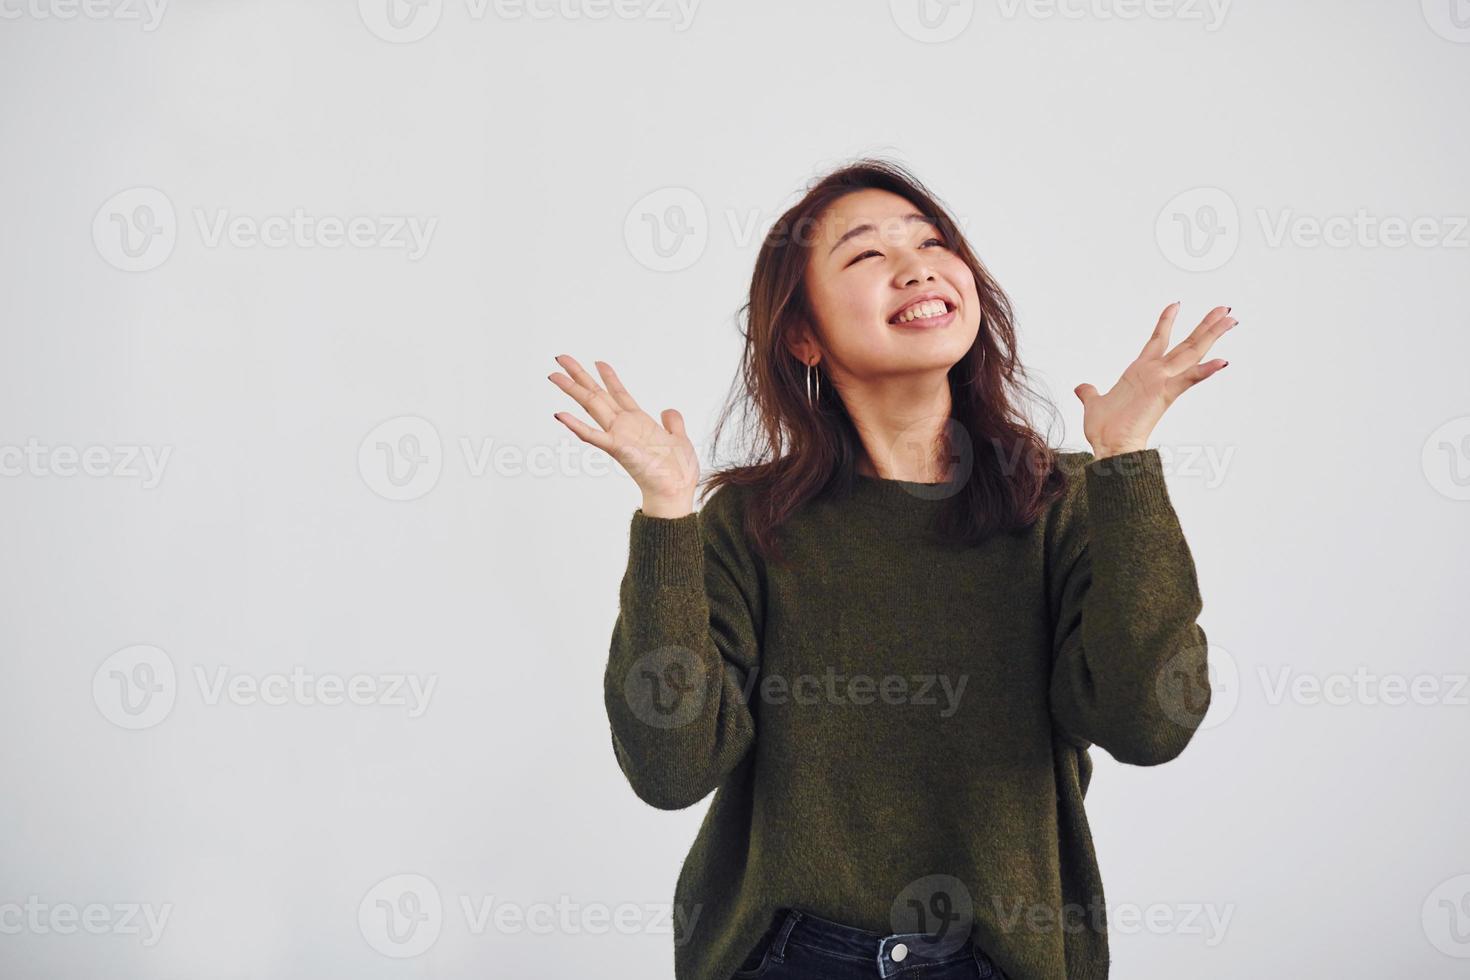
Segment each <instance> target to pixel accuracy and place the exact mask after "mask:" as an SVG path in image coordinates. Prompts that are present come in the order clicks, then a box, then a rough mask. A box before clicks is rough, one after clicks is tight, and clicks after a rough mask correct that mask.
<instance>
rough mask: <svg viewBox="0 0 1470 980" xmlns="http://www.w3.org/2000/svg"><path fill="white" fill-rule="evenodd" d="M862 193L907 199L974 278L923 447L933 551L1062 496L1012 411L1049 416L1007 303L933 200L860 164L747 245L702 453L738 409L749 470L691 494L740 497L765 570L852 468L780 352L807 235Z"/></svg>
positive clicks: (806, 253)
mask: <svg viewBox="0 0 1470 980" xmlns="http://www.w3.org/2000/svg"><path fill="white" fill-rule="evenodd" d="M868 188H877V189H881V190H886V191H890V192H892V193H894V194H897V195H899V196H900V197H903V198H905V199H907V200H908V201H909V203H911V204H912V205H913V206H914V207H915V208H916V209H917V210H918V211H919V212H920V213H921V214H923V215H925V216H927V217H928V218H929V219H930V220H931V221H933V223H934V225H935V226H936V227H937V228H938V229H939V231H940V233H941V234H942V235H943V236H944V238H945V240H946V241H947V242H949V243H950V249H951V251H953V252H954V253H955V254H956V255H958V256H959V257H960V258H961V259H963V260H964V262H965V264H966V265H967V266H969V268H970V271H971V272H972V273H973V274H974V276H975V286H976V293H977V294H978V296H979V300H980V310H981V322H980V331H979V334H978V335H977V337H976V339H975V343H974V344H973V345H972V346H971V348H970V349H969V351H967V352H966V353H965V356H964V357H962V358H961V359H960V360H959V362H958V363H956V364H955V365H954V366H953V367H952V368H951V369H950V371H949V390H950V396H951V419H950V421H949V423H948V424H946V426H945V434H944V435H943V436H942V437H941V439H940V440H939V441H940V443H941V444H940V445H937V446H935V447H934V452H935V459H936V462H937V463H938V464H939V466H940V472H944V471H946V470H949V471H950V472H951V473H952V474H956V476H952V478H951V481H952V482H953V484H954V485H953V486H951V485H950V482H946V483H945V484H942V485H940V486H941V491H940V492H941V493H942V494H943V495H945V496H946V497H947V499H946V501H945V503H944V504H943V505H942V506H941V507H940V508H939V509H938V512H937V514H936V516H935V520H936V524H935V530H936V531H937V532H938V534H939V535H940V538H941V539H942V540H943V541H946V542H949V543H952V544H955V545H957V546H966V545H972V544H977V543H980V542H981V541H984V540H985V539H986V538H987V537H989V536H990V535H992V534H995V533H997V532H1015V531H1019V530H1021V529H1023V528H1025V527H1029V526H1030V525H1031V524H1033V523H1034V522H1035V521H1036V519H1037V518H1038V517H1039V516H1040V515H1041V513H1042V512H1043V510H1044V509H1045V507H1046V506H1047V504H1048V503H1049V502H1050V501H1051V500H1053V499H1054V498H1056V497H1057V496H1059V495H1060V494H1061V493H1062V492H1063V489H1064V487H1065V483H1066V476H1065V474H1063V473H1062V472H1061V471H1060V469H1059V467H1058V466H1057V462H1058V461H1057V459H1056V454H1055V452H1054V451H1053V450H1052V449H1051V448H1050V447H1049V446H1048V445H1047V441H1046V439H1045V438H1044V437H1043V436H1041V435H1040V434H1039V433H1038V432H1036V431H1035V430H1034V429H1033V428H1032V427H1031V425H1030V424H1029V423H1028V421H1027V418H1026V416H1025V414H1024V413H1023V412H1022V411H1020V410H1019V408H1018V407H1017V406H1018V404H1019V402H1020V398H1019V397H1018V396H1031V397H1035V398H1037V399H1038V400H1039V401H1041V402H1042V403H1043V404H1047V405H1049V404H1050V403H1049V402H1046V401H1045V399H1044V398H1041V396H1039V395H1038V393H1037V392H1036V391H1035V389H1034V388H1033V387H1032V386H1031V384H1030V383H1029V379H1028V378H1027V375H1026V373H1025V370H1024V369H1023V368H1022V367H1021V365H1020V362H1019V361H1018V360H1017V357H1016V336H1015V325H1014V318H1013V312H1012V308H1011V303H1010V300H1009V299H1008V298H1007V297H1006V295H1005V293H1004V292H1003V291H1002V290H1001V288H1000V286H999V285H997V284H996V282H995V280H994V278H992V276H991V275H990V273H989V272H988V271H987V270H986V268H985V266H984V265H983V264H982V263H981V262H980V260H979V258H977V257H976V255H975V253H974V251H973V249H972V248H971V247H970V244H969V242H968V241H967V240H966V239H965V237H964V235H963V234H961V232H960V229H959V226H958V224H957V223H956V221H955V220H954V218H953V216H952V215H951V214H950V213H949V211H948V210H947V209H946V208H945V207H944V206H943V205H942V204H941V203H940V202H939V200H938V199H937V198H936V197H935V195H934V194H932V193H931V192H930V191H929V190H928V189H927V188H925V187H924V185H923V184H922V183H921V182H920V181H919V180H918V179H917V178H916V177H915V176H913V174H911V173H910V172H909V171H908V170H907V169H906V168H904V167H903V166H902V165H901V164H897V163H894V162H891V161H887V160H882V159H877V158H872V157H867V158H863V159H860V160H857V161H855V162H853V163H850V164H846V165H844V166H842V167H840V168H839V169H837V170H835V171H832V172H830V173H828V174H827V175H826V176H823V177H820V178H819V179H817V180H815V181H814V182H813V183H811V184H810V185H808V188H807V191H806V193H805V195H804V196H803V197H802V198H801V199H800V200H799V201H798V202H797V203H796V204H794V205H792V206H791V207H790V208H789V209H788V210H787V211H786V212H785V213H784V214H782V215H781V217H780V218H779V219H778V220H777V221H776V222H775V223H774V224H773V225H772V226H771V228H770V230H769V231H768V232H767V234H766V237H765V239H764V241H763V242H762V244H761V248H760V252H759V254H758V255H757V257H756V261H755V270H754V272H753V274H752V275H751V280H750V294H749V296H748V298H747V299H746V301H745V302H744V304H743V305H742V306H741V307H740V310H739V314H740V317H741V318H742V319H743V321H744V322H743V324H742V325H741V328H740V330H741V334H742V335H743V336H744V338H745V349H744V353H743V355H742V357H741V363H740V367H739V370H738V372H737V375H736V378H735V381H734V383H733V384H732V386H731V391H730V395H729V397H728V399H727V401H726V403H725V406H724V409H723V411H722V412H721V413H720V416H719V420H718V422H717V424H716V426H715V432H714V439H713V442H714V444H715V445H716V446H718V444H719V441H720V436H721V434H722V433H723V432H724V431H725V428H726V425H727V424H728V423H729V422H730V421H731V418H732V415H733V413H734V411H735V409H736V408H737V407H738V408H739V409H740V420H741V431H742V432H743V433H744V434H745V436H746V445H747V452H748V459H749V460H750V461H749V462H746V463H744V464H741V465H736V466H730V467H727V468H724V469H720V470H717V471H716V472H713V473H711V474H710V475H709V476H707V477H706V478H705V480H704V481H702V482H705V483H706V489H705V493H706V494H708V493H710V492H712V491H713V490H714V489H715V488H718V487H721V486H725V485H732V486H737V487H746V488H749V489H750V490H751V491H752V492H751V493H750V494H749V500H750V502H751V506H748V507H747V509H746V514H745V529H746V533H747V535H748V536H749V538H750V539H751V541H752V543H753V544H754V546H755V548H756V549H757V550H758V551H759V552H760V553H761V554H762V555H764V556H766V557H774V558H776V559H777V560H780V558H781V549H780V545H779V542H778V541H777V533H778V531H779V529H780V527H781V526H782V525H783V524H784V523H785V522H786V520H787V519H788V518H789V517H790V516H791V515H792V514H793V513H794V512H795V511H797V510H798V509H799V508H800V507H802V505H803V504H805V503H806V502H807V501H809V500H812V499H815V498H818V497H822V496H826V495H834V496H839V497H840V496H843V495H846V494H848V493H851V492H852V490H853V488H854V483H855V480H856V475H857V474H856V468H855V467H856V463H857V462H858V460H859V459H861V458H862V456H863V455H864V449H863V445H862V442H861V440H860V439H859V437H858V433H857V429H856V428H855V426H854V425H853V421H852V418H851V416H850V415H849V414H848V412H847V408H846V406H845V405H844V404H843V402H842V398H841V395H840V393H839V392H838V391H837V390H836V386H835V385H831V384H823V385H820V394H819V396H818V398H817V403H816V405H815V406H812V405H811V404H810V403H809V400H808V395H807V385H806V365H804V364H802V363H801V361H799V360H798V359H797V358H796V356H795V355H794V354H793V353H792V352H791V350H790V348H789V347H788V346H787V340H788V338H791V339H794V338H795V336H797V335H798V332H799V331H800V330H801V328H802V325H803V323H809V324H815V323H816V317H815V316H814V314H813V309H812V306H811V304H810V301H809V298H808V296H807V294H806V289H805V287H804V284H803V283H804V276H805V273H806V268H807V264H808V261H809V259H810V255H811V249H812V237H813V236H812V234H811V230H812V229H814V228H815V227H816V225H817V222H818V221H819V220H820V218H821V217H822V216H823V214H824V213H825V211H826V210H827V208H829V207H830V206H831V205H832V204H833V203H834V202H835V201H836V200H837V199H838V198H840V197H842V196H844V195H846V194H850V193H853V192H854V191H860V190H864V189H868ZM1053 411H1054V409H1053ZM956 461H958V462H959V465H956V466H954V467H953V469H952V470H951V464H952V463H955V462H956Z"/></svg>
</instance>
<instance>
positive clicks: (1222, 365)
mask: <svg viewBox="0 0 1470 980" xmlns="http://www.w3.org/2000/svg"><path fill="white" fill-rule="evenodd" d="M1229 366H1230V362H1229V361H1226V362H1225V363H1224V364H1221V365H1220V370H1222V371H1223V370H1225V369H1226V368H1228V367H1229Z"/></svg>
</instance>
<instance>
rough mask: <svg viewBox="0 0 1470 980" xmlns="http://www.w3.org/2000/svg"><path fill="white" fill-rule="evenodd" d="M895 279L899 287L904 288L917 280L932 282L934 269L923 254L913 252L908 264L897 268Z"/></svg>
mask: <svg viewBox="0 0 1470 980" xmlns="http://www.w3.org/2000/svg"><path fill="white" fill-rule="evenodd" d="M897 279H898V287H899V288H900V289H905V288H907V287H909V286H912V285H913V284H914V283H918V282H933V281H934V279H935V275H934V269H933V268H932V267H931V266H930V265H929V263H928V261H927V257H926V256H925V255H923V254H915V255H914V257H913V259H912V260H911V261H910V262H909V263H908V264H906V265H905V266H903V267H902V268H901V269H899V270H898V276H897Z"/></svg>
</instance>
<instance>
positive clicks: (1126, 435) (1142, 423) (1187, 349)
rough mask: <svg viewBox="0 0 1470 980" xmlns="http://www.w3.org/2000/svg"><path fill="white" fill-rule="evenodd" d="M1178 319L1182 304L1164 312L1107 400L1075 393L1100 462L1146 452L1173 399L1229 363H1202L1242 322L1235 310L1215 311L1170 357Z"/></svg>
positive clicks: (1086, 388)
mask: <svg viewBox="0 0 1470 980" xmlns="http://www.w3.org/2000/svg"><path fill="white" fill-rule="evenodd" d="M1178 313H1179V304H1178V303H1170V304H1169V305H1168V306H1166V307H1164V312H1163V314H1162V315H1161V316H1160V317H1159V322H1158V326H1156V327H1154V332H1153V335H1152V336H1150V337H1149V339H1148V343H1146V344H1144V345H1143V350H1142V351H1141V352H1140V353H1139V355H1138V358H1137V359H1136V360H1134V362H1133V363H1132V364H1130V365H1128V368H1127V370H1125V371H1124V372H1123V376H1122V377H1121V378H1119V379H1118V382H1117V383H1116V384H1114V385H1113V387H1112V388H1111V389H1110V390H1109V391H1108V393H1107V394H1106V395H1099V394H1098V393H1097V389H1096V388H1094V387H1093V386H1092V385H1090V384H1080V385H1078V386H1077V387H1076V388H1074V389H1072V390H1073V391H1074V392H1075V393H1076V395H1077V397H1078V398H1080V399H1081V400H1082V434H1083V435H1085V436H1086V437H1087V441H1088V442H1089V443H1091V444H1092V448H1093V455H1094V456H1096V457H1097V458H1098V459H1102V458H1103V457H1105V456H1114V455H1117V454H1118V453H1126V452H1133V451H1135V450H1138V449H1145V448H1147V445H1148V436H1149V433H1151V432H1152V431H1153V429H1154V426H1155V425H1157V424H1158V421H1159V419H1160V418H1162V417H1163V414H1164V411H1165V409H1167V408H1168V407H1169V406H1170V405H1172V404H1174V399H1176V398H1178V397H1179V396H1180V395H1181V394H1183V393H1184V392H1185V391H1187V390H1189V389H1190V388H1192V387H1194V386H1195V385H1197V384H1199V383H1200V382H1201V381H1203V380H1204V379H1206V378H1208V377H1209V376H1210V375H1212V374H1214V373H1215V372H1216V371H1218V370H1220V369H1221V368H1223V367H1224V366H1225V365H1226V364H1228V363H1229V362H1228V361H1225V360H1221V359H1220V358H1216V359H1214V360H1212V361H1210V362H1208V363H1206V364H1201V363H1200V359H1201V358H1203V357H1204V356H1205V354H1206V353H1208V352H1209V349H1210V348H1211V347H1212V346H1213V345H1214V343H1215V341H1216V340H1219V339H1220V336H1221V335H1222V334H1224V333H1225V331H1227V330H1229V329H1230V328H1231V327H1233V326H1235V325H1236V324H1237V323H1239V322H1240V321H1239V320H1236V319H1234V318H1232V317H1230V316H1229V315H1228V314H1229V313H1230V307H1228V306H1217V307H1215V308H1214V309H1213V310H1211V311H1210V312H1209V315H1208V316H1206V317H1205V318H1204V319H1203V320H1201V321H1200V324H1199V326H1197V327H1195V328H1194V331H1193V332H1192V333H1191V334H1190V335H1189V336H1188V337H1186V338H1184V339H1183V340H1181V341H1180V342H1179V345H1178V346H1177V347H1175V348H1174V349H1173V350H1171V351H1169V352H1168V353H1167V354H1166V353H1165V352H1164V349H1165V348H1166V347H1168V346H1169V331H1170V330H1172V329H1173V327H1174V317H1175V316H1176V315H1177V314H1178Z"/></svg>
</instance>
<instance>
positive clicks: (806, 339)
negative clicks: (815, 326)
mask: <svg viewBox="0 0 1470 980" xmlns="http://www.w3.org/2000/svg"><path fill="white" fill-rule="evenodd" d="M813 338H814V333H813V331H812V329H811V324H809V323H807V322H806V321H805V320H802V321H800V322H799V324H798V325H797V326H795V327H794V328H793V329H792V330H791V332H790V333H788V334H787V335H786V349H787V350H788V351H790V352H791V356H792V357H794V358H796V359H797V360H798V361H800V362H801V363H803V364H810V363H812V361H813V359H816V358H820V357H821V354H822V350H821V348H820V347H818V346H817V342H816V341H815V340H814V339H813Z"/></svg>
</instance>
